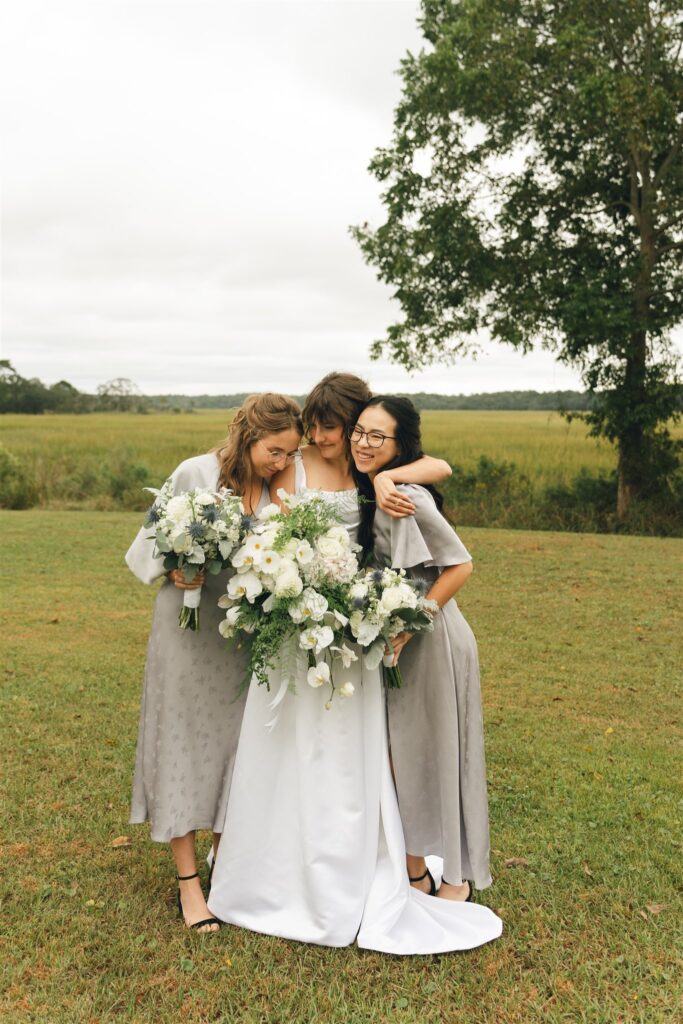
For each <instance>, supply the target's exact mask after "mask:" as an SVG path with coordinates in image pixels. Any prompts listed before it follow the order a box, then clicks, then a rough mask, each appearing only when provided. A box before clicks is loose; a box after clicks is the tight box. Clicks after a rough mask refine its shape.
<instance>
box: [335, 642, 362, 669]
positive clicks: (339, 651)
mask: <svg viewBox="0 0 683 1024" xmlns="http://www.w3.org/2000/svg"><path fill="white" fill-rule="evenodd" d="M330 651H332V653H333V654H335V655H336V656H337V657H338V658H340V659H341V663H342V665H343V666H344V668H349V667H350V665H351V664H352V663H353V662H354V661H358V655H357V654H356V653H355V652H354V651H352V650H351V648H350V647H348V646H347V645H346V644H342V645H341V647H330Z"/></svg>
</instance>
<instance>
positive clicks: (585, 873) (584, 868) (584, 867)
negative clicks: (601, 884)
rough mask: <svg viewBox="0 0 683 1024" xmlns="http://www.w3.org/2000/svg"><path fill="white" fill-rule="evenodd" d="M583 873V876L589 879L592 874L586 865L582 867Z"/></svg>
mask: <svg viewBox="0 0 683 1024" xmlns="http://www.w3.org/2000/svg"><path fill="white" fill-rule="evenodd" d="M583 873H584V875H588V877H589V878H592V877H593V872H592V871H591V869H590V868H589V867H588V865H587V864H584V865H583Z"/></svg>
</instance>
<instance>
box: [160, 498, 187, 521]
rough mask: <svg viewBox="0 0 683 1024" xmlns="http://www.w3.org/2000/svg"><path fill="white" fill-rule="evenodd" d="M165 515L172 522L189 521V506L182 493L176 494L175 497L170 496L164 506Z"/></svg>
mask: <svg viewBox="0 0 683 1024" xmlns="http://www.w3.org/2000/svg"><path fill="white" fill-rule="evenodd" d="M165 515H166V518H167V519H170V520H171V522H172V523H183V522H189V521H190V507H189V504H188V501H187V498H185V497H184V495H182V494H177V495H176V496H175V498H171V500H170V501H169V502H168V504H167V506H166V512H165Z"/></svg>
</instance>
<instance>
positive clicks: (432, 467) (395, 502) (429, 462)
mask: <svg viewBox="0 0 683 1024" xmlns="http://www.w3.org/2000/svg"><path fill="white" fill-rule="evenodd" d="M452 472H453V470H452V469H451V467H450V466H449V465H448V463H447V462H446V461H445V460H444V459H434V458H432V456H431V455H423V456H422V458H421V459H418V460H417V462H410V463H408V465H407V466H396V468H395V469H385V470H383V471H382V472H381V473H378V474H377V475H376V476H375V479H374V488H375V497H376V499H377V507H378V508H381V509H382V511H383V512H386V513H387V515H389V516H393V518H394V519H402V518H403V517H404V516H412V515H413V514H414V512H415V506H414V505H413V503H412V501H411V500H410V498H408V497H407V496H406V495H405V494H401V492H400V491H399V490H398V489H397V487H396V484H438V483H441V481H442V480H447V479H448V477H449V476H450V475H451V473H452Z"/></svg>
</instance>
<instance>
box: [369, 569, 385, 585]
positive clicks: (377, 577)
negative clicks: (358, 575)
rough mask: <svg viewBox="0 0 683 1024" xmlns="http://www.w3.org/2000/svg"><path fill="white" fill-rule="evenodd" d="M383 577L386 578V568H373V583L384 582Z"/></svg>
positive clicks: (371, 576) (371, 575)
mask: <svg viewBox="0 0 683 1024" xmlns="http://www.w3.org/2000/svg"><path fill="white" fill-rule="evenodd" d="M383 578H384V570H383V569H373V570H372V572H371V573H370V579H371V580H372V582H373V583H377V584H379V583H381V582H382V579H383Z"/></svg>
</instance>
